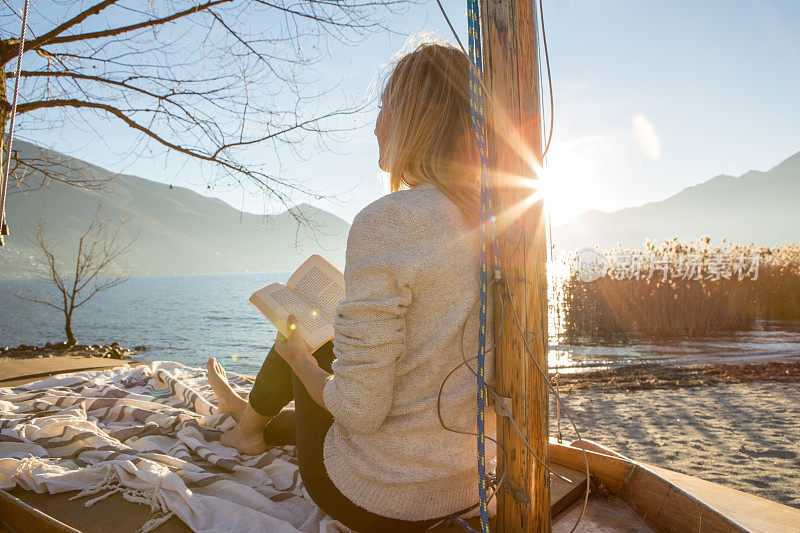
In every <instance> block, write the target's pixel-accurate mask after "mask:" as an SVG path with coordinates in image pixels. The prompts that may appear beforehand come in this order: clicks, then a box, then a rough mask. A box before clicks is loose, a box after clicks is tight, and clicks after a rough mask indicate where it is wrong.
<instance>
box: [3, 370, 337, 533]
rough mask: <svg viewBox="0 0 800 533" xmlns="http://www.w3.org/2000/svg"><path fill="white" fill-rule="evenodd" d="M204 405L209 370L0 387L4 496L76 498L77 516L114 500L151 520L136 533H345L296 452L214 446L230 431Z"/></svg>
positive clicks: (106, 374) (86, 375) (85, 376)
mask: <svg viewBox="0 0 800 533" xmlns="http://www.w3.org/2000/svg"><path fill="white" fill-rule="evenodd" d="M229 380H230V382H231V384H232V386H233V387H234V388H235V389H236V390H238V391H240V392H247V390H248V389H249V388H250V383H249V382H248V381H246V380H245V379H243V378H240V377H239V378H237V376H235V375H232V374H231V373H229ZM210 398H213V393H212V392H211V388H210V387H209V386H208V381H207V379H206V372H205V370H201V369H196V368H191V367H187V366H184V365H181V364H178V363H171V362H154V363H150V364H149V365H147V366H139V367H136V368H130V367H128V366H123V367H118V368H115V369H113V370H107V371H101V372H76V373H72V374H66V375H61V376H55V377H51V378H48V379H45V380H42V381H38V382H36V383H32V384H29V385H25V386H21V387H14V388H0V488H4V489H8V488H13V487H14V486H20V487H22V488H23V489H28V490H34V491H36V492H49V493H59V492H67V491H75V490H79V491H80V492H79V493H78V494H77V495H76V496H75V498H76V500H77V501H76V502H75V503H76V506H80V505H86V506H89V505H91V504H92V503H94V502H96V501H99V500H100V499H103V498H105V497H107V496H109V495H111V494H114V493H121V494H122V496H123V497H124V498H125V499H126V500H129V501H133V502H138V503H142V504H146V505H149V506H150V508H151V509H152V511H153V514H152V516H151V518H150V520H148V521H147V522H146V523H144V524H143V525H142V529H141V530H140V531H142V532H147V531H151V530H153V529H155V528H156V527H158V526H159V525H160V524H162V523H164V522H165V521H166V520H167V519H169V517H171V516H172V515H176V516H177V517H178V518H180V519H181V520H183V522H185V523H186V524H187V525H188V526H189V527H190V528H191V529H193V530H194V531H208V532H225V531H231V532H233V531H236V532H244V531H273V532H277V533H284V532H285V533H290V532H296V531H305V532H317V531H318V532H320V533H322V532H326V533H332V532H338V531H343V532H349V531H350V530H349V529H348V528H347V527H345V526H343V525H342V524H341V523H340V522H337V521H335V520H333V519H332V518H330V517H329V516H327V515H326V514H325V513H323V512H322V511H321V510H320V509H319V508H318V507H317V506H316V505H315V504H314V502H313V501H312V500H311V498H310V497H309V496H308V493H307V492H306V491H305V489H304V488H303V482H302V480H301V479H300V476H299V471H298V468H297V461H296V456H295V453H294V452H295V450H294V446H274V447H270V448H269V451H267V452H266V453H264V454H262V455H260V456H251V455H243V454H240V453H238V452H237V451H236V450H235V449H233V448H230V447H227V446H223V445H222V444H220V442H219V436H220V434H221V433H222V432H223V431H225V430H227V429H230V428H231V427H233V425H234V420H233V418H231V417H230V416H228V415H224V414H215V413H216V407H215V406H214V405H213V404H212V403H211V401H210ZM76 508H77V507H76Z"/></svg>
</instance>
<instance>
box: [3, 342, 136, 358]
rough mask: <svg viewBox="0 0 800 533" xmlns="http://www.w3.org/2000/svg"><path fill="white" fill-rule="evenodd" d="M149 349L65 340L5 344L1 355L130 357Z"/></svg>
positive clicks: (28, 356) (21, 356) (24, 356)
mask: <svg viewBox="0 0 800 533" xmlns="http://www.w3.org/2000/svg"><path fill="white" fill-rule="evenodd" d="M146 349H147V347H146V346H134V347H133V348H131V349H127V348H123V347H122V346H120V344H119V343H118V342H112V343H111V344H91V345H90V344H74V345H70V344H69V343H68V342H67V341H64V342H58V343H53V342H48V343H46V344H45V345H44V346H31V345H28V344H20V345H19V346H16V347H13V348H12V347H9V346H4V347H2V348H0V357H14V358H32V357H63V356H71V357H75V356H78V357H98V358H105V359H130V358H131V357H133V356H134V355H136V354H137V353H139V352H143V351H145V350H146Z"/></svg>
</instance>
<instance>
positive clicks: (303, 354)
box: [275, 315, 317, 369]
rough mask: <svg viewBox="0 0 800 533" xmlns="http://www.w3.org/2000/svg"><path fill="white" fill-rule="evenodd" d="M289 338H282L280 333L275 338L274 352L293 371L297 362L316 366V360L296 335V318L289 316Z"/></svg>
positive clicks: (306, 345)
mask: <svg viewBox="0 0 800 533" xmlns="http://www.w3.org/2000/svg"><path fill="white" fill-rule="evenodd" d="M287 322H288V323H289V336H288V337H284V336H283V333H281V332H280V331H279V332H278V334H277V335H276V336H275V351H276V352H278V355H280V356H281V357H282V358H283V360H284V361H286V363H287V364H288V365H289V366H290V367H292V368H293V369H294V368H295V367H296V366H297V363H299V362H303V361H305V362H312V361H313V364H314V365H317V360H316V359H315V358H314V356H313V355H311V349H310V347H309V346H308V344H306V343H305V341H304V340H303V339H301V338H300V335H298V333H297V317H296V316H294V315H289V317H288V318H287Z"/></svg>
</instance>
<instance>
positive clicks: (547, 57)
mask: <svg viewBox="0 0 800 533" xmlns="http://www.w3.org/2000/svg"><path fill="white" fill-rule="evenodd" d="M543 1H544V0H539V19H540V20H541V25H542V43H543V44H544V61H545V64H546V65H547V86H548V88H549V91H550V131H549V132H548V133H547V144H546V145H545V147H544V151H543V152H542V167H544V156H546V155H547V152H548V150H550V141H552V140H553V115H554V113H553V108H554V104H553V80H552V78H551V76H550V54H549V53H548V52H547V31H546V30H545V28H544V11H543V9H542V2H543Z"/></svg>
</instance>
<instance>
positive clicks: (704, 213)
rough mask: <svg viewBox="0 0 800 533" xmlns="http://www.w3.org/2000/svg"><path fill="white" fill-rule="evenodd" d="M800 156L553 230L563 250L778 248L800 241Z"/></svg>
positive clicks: (582, 218)
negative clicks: (680, 245) (700, 244)
mask: <svg viewBox="0 0 800 533" xmlns="http://www.w3.org/2000/svg"><path fill="white" fill-rule="evenodd" d="M799 204H800V152H798V153H797V154H795V155H793V156H792V157H790V158H789V159H787V160H785V161H783V162H782V163H780V164H778V165H776V166H775V167H773V168H771V169H770V170H768V171H766V172H759V171H757V170H751V171H750V172H747V173H745V174H743V175H741V176H739V177H733V176H726V175H720V176H717V177H715V178H712V179H710V180H708V181H706V182H704V183H700V184H698V185H694V186H692V187H687V188H685V189H683V190H682V191H680V192H678V193H677V194H675V195H674V196H671V197H669V198H667V199H665V200H661V201H658V202H650V203H647V204H644V205H641V206H638V207H629V208H626V209H620V210H619V211H613V212H611V213H606V212H603V211H596V210H592V211H587V212H586V213H584V214H583V215H581V216H579V217H577V218H575V219H573V220H571V221H570V222H567V223H566V224H563V225H561V226H558V227H555V228H553V242H554V243H555V244H557V245H558V246H559V247H561V248H563V249H575V248H583V247H590V246H593V245H594V244H599V245H600V247H601V248H607V247H612V246H615V245H616V244H617V242H620V243H622V245H623V246H625V247H626V248H640V247H641V246H642V245H643V243H644V240H645V239H646V238H650V239H651V240H655V241H663V240H667V239H671V238H672V237H678V239H679V240H681V241H693V240H695V239H697V238H699V237H702V236H704V235H709V236H710V237H711V241H712V242H714V243H719V242H720V241H721V240H722V238H723V237H725V238H726V240H727V241H728V242H732V243H742V244H749V243H753V244H755V245H756V246H773V245H775V244H783V243H788V242H800V205H799Z"/></svg>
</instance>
